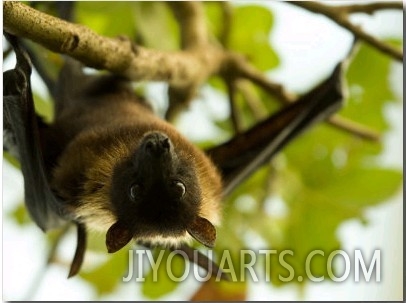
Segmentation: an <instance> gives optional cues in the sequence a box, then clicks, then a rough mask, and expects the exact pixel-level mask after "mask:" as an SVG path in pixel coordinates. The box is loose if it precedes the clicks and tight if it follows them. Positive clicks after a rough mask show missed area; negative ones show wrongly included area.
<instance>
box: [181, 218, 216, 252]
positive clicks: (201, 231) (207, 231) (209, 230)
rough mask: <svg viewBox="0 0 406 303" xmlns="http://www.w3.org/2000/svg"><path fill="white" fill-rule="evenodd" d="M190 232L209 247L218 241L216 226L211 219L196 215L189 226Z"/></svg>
mask: <svg viewBox="0 0 406 303" xmlns="http://www.w3.org/2000/svg"><path fill="white" fill-rule="evenodd" d="M187 231H188V233H189V234H190V235H191V236H192V237H193V238H195V239H196V240H197V241H199V242H200V243H202V244H204V245H206V246H207V247H213V246H214V242H215V241H216V228H215V227H214V226H213V224H211V223H210V221H209V220H207V219H205V218H202V217H196V219H195V220H194V221H193V223H192V224H191V225H190V226H189V227H188V228H187Z"/></svg>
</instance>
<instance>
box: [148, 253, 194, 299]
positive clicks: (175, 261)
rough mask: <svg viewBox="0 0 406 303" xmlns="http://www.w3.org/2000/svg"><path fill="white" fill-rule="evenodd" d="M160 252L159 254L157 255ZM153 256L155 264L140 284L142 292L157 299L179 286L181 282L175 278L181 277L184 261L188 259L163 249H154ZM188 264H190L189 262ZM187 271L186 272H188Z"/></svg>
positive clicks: (184, 267)
mask: <svg viewBox="0 0 406 303" xmlns="http://www.w3.org/2000/svg"><path fill="white" fill-rule="evenodd" d="M160 254H161V256H159V255H160ZM153 258H154V262H155V263H156V264H155V267H154V268H153V269H152V268H151V270H150V271H149V272H148V274H147V275H146V276H145V282H144V283H143V284H142V293H143V294H144V295H145V296H147V297H148V298H151V299H158V298H160V297H162V296H164V295H166V294H168V293H170V292H173V291H174V290H175V289H176V288H177V287H178V286H179V283H181V282H177V281H176V280H177V279H181V278H182V277H183V275H184V274H185V269H186V265H185V264H186V263H185V262H189V261H188V260H185V258H184V257H183V256H182V255H180V254H178V253H175V252H170V251H168V250H163V249H156V250H155V251H154V257H153ZM189 265H190V266H192V265H191V264H189ZM190 268H191V267H190ZM154 271H155V273H156V276H155V275H154ZM189 272H192V271H189ZM189 272H188V273H186V274H189ZM173 277H175V278H173Z"/></svg>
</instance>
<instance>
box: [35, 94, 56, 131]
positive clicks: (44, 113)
mask: <svg viewBox="0 0 406 303" xmlns="http://www.w3.org/2000/svg"><path fill="white" fill-rule="evenodd" d="M33 95H34V104H35V112H36V113H37V114H38V115H39V116H41V117H42V118H43V119H44V121H45V122H47V123H50V122H51V121H52V120H53V118H54V110H53V104H52V102H50V101H49V100H45V99H43V98H42V97H41V96H40V95H39V94H37V93H35V92H34V93H33Z"/></svg>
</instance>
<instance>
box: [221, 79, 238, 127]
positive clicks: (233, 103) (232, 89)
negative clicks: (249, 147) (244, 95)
mask: <svg viewBox="0 0 406 303" xmlns="http://www.w3.org/2000/svg"><path fill="white" fill-rule="evenodd" d="M225 82H226V86H227V94H228V98H229V101H230V116H231V123H232V124H233V128H234V132H235V134H240V133H241V130H242V129H241V120H240V116H239V114H238V109H237V100H236V98H235V97H236V93H237V90H236V85H235V80H234V79H226V81H225Z"/></svg>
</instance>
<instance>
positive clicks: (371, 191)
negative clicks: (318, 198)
mask: <svg viewBox="0 0 406 303" xmlns="http://www.w3.org/2000/svg"><path fill="white" fill-rule="evenodd" d="M401 181H402V173H401V172H400V171H398V170H389V169H383V168H376V167H373V168H360V169H357V170H353V171H352V172H351V174H347V175H345V176H342V177H341V178H340V179H338V180H336V181H335V182H333V183H331V184H330V185H329V186H328V187H325V188H323V189H322V194H323V195H325V196H326V197H332V198H333V199H334V200H335V201H337V203H339V204H341V205H342V206H346V205H348V206H353V207H359V208H361V207H364V206H372V205H375V204H378V203H380V202H382V201H385V200H386V199H388V198H390V197H391V196H392V195H393V194H395V193H396V191H397V190H399V188H400V185H401Z"/></svg>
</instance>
